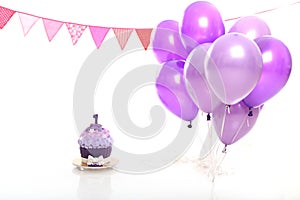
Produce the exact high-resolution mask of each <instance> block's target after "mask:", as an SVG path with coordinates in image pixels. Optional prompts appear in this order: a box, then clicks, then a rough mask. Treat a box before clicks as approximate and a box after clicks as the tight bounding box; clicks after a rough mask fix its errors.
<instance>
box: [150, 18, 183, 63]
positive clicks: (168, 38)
mask: <svg viewBox="0 0 300 200" xmlns="http://www.w3.org/2000/svg"><path fill="white" fill-rule="evenodd" d="M152 45H153V51H154V54H155V56H156V58H157V60H158V61H159V63H164V62H167V61H170V60H181V59H185V58H186V57H187V52H186V50H185V48H184V46H183V43H182V40H181V37H180V34H179V25H178V22H176V21H174V20H166V21H162V22H161V23H159V24H158V26H157V29H156V30H155V33H154V39H153V42H152Z"/></svg>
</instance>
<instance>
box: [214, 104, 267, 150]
mask: <svg viewBox="0 0 300 200" xmlns="http://www.w3.org/2000/svg"><path fill="white" fill-rule="evenodd" d="M260 110H261V107H258V108H251V114H252V116H249V115H250V114H249V112H250V111H249V107H248V106H247V105H246V104H245V103H244V102H243V101H241V102H239V103H237V104H234V105H231V106H230V108H228V107H227V106H226V105H225V104H223V103H220V104H219V106H217V107H216V108H215V109H214V111H213V113H212V115H213V118H212V124H213V128H214V130H215V131H216V133H217V135H218V137H219V139H220V140H221V142H222V143H223V144H225V145H230V144H233V143H235V142H237V141H238V140H239V139H241V138H242V137H244V136H245V135H246V134H247V133H249V131H250V130H251V129H252V128H253V126H254V124H255V122H256V120H257V118H258V115H259V112H260Z"/></svg>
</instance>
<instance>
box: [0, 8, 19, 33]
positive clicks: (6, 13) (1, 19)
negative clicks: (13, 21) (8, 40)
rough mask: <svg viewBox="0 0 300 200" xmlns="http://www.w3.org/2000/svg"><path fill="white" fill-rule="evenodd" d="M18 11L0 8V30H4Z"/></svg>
mask: <svg viewBox="0 0 300 200" xmlns="http://www.w3.org/2000/svg"><path fill="white" fill-rule="evenodd" d="M15 12H16V11H14V10H10V9H8V8H4V7H1V6H0V29H2V28H3V27H4V26H5V25H6V24H7V22H8V21H9V20H10V18H11V17H12V16H13V15H14V14H15Z"/></svg>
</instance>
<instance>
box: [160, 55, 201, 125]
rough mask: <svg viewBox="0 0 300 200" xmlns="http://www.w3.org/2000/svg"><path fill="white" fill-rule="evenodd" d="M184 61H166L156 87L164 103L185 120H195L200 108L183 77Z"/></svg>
mask: <svg viewBox="0 0 300 200" xmlns="http://www.w3.org/2000/svg"><path fill="white" fill-rule="evenodd" d="M183 66H184V62H183V61H179V60H173V61H169V62H166V63H165V64H164V65H163V67H162V68H161V70H160V73H159V75H158V77H157V79H156V89H157V93H158V96H159V98H160V100H161V101H162V103H163V104H164V105H165V106H166V108H168V109H169V110H170V111H171V112H172V113H173V114H175V115H176V116H178V117H179V118H181V119H183V120H185V121H191V120H193V119H194V118H195V117H196V116H197V114H198V108H197V106H196V105H195V104H194V102H193V101H192V99H191V98H190V96H189V94H188V92H187V90H186V88H185V83H184V79H183Z"/></svg>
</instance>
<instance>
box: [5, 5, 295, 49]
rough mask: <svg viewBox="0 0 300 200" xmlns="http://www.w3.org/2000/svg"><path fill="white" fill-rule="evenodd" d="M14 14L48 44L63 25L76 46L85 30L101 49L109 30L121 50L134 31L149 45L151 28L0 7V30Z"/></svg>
mask: <svg viewBox="0 0 300 200" xmlns="http://www.w3.org/2000/svg"><path fill="white" fill-rule="evenodd" d="M298 3H300V1H298V2H295V3H291V4H289V5H295V4H298ZM277 9H280V7H277V8H272V9H268V10H264V11H260V12H256V13H255V15H258V14H262V13H266V12H272V11H274V10H277ZM15 13H17V14H18V15H19V19H20V22H21V26H22V29H23V33H24V36H26V35H27V34H28V33H29V31H30V30H31V29H32V27H33V26H34V25H35V24H36V22H37V21H38V20H39V19H42V21H43V24H44V29H45V32H46V35H47V37H48V40H49V42H51V41H52V40H53V38H54V37H55V35H56V34H57V33H58V31H59V30H60V29H61V27H62V26H63V25H64V24H65V25H66V27H67V30H68V32H69V34H70V37H71V42H72V44H73V45H76V44H77V42H78V41H79V39H80V37H81V36H82V34H83V33H84V31H85V30H86V29H87V28H89V30H90V34H91V37H92V39H93V41H94V43H95V45H96V47H97V48H100V47H101V44H102V42H103V41H104V39H105V37H106V35H107V33H108V32H109V30H112V31H113V32H114V35H115V37H116V39H117V41H118V43H119V45H120V48H121V49H124V48H125V47H126V44H127V42H128V40H129V39H130V36H131V35H132V33H133V32H134V31H135V33H136V34H137V36H138V38H139V40H140V42H141V45H142V46H143V47H144V49H145V50H147V49H148V47H149V45H150V43H151V33H152V31H153V28H124V27H102V26H91V25H84V24H78V23H73V22H64V21H59V20H55V19H48V18H43V17H39V16H35V15H32V14H29V13H24V12H19V11H15V10H11V9H9V8H5V7H2V6H0V30H1V29H3V28H4V27H5V26H6V25H7V23H8V22H9V21H10V19H11V18H12V17H13V16H14V15H15ZM241 17H242V16H240V17H233V18H229V19H225V20H224V21H231V20H237V19H239V18H241Z"/></svg>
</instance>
